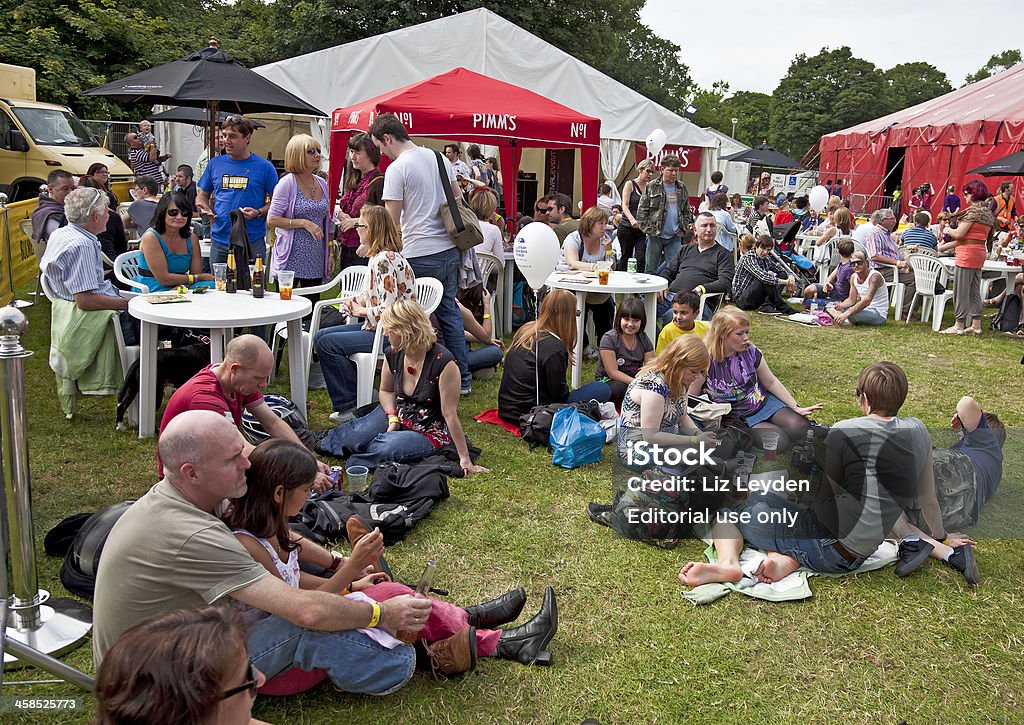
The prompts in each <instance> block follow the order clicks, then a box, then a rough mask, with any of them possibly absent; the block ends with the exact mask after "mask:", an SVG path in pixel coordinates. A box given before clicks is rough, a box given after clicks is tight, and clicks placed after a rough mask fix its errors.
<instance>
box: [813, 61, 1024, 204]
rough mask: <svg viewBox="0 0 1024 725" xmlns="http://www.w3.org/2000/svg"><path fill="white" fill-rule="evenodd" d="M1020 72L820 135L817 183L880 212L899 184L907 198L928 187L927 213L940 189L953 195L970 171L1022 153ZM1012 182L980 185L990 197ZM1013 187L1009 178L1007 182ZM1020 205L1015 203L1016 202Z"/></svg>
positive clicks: (1023, 79) (992, 180)
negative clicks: (836, 187) (931, 194)
mask: <svg viewBox="0 0 1024 725" xmlns="http://www.w3.org/2000/svg"><path fill="white" fill-rule="evenodd" d="M1022 99H1024V65H1018V66H1016V67H1014V68H1011V69H1009V70H1007V71H1003V72H1002V73H999V74H997V75H994V76H992V77H990V78H986V79H984V80H981V81H978V82H977V83H972V84H971V85H969V86H965V87H964V88H960V89H958V90H955V91H953V92H951V93H947V94H946V95H944V96H939V97H938V98H934V99H932V100H930V101H926V102H924V103H920V104H918V105H916V106H913V107H911V108H908V109H905V110H903V111H898V112H896V113H891V114H889V115H888V116H883V117H881V118H877V119H875V120H873V121H868V122H866V123H862V124H860V125H858V126H853V127H852V128H847V129H844V130H842V131H837V132H836V133H831V134H828V135H827V136H822V138H821V142H820V149H821V165H820V169H821V177H822V178H823V179H833V180H834V179H840V178H841V179H845V181H846V183H845V185H844V186H843V192H844V196H846V195H856V197H861V196H862V199H861V198H856V199H855V200H857V201H861V200H862V201H863V205H862V206H861V207H860V208H859V209H858V210H867V211H871V210H872V208H874V207H877V206H879V205H880V204H881V203H883V201H882V197H884V196H887V195H888V194H887V192H888V191H891V190H892V189H893V188H894V187H895V185H896V184H900V185H901V186H902V189H903V192H904V195H905V196H904V198H909V195H910V190H911V189H914V188H916V187H918V186H920V185H921V184H923V183H925V182H928V183H931V185H932V186H933V187H934V188H935V192H936V193H935V198H934V200H933V203H932V208H931V212H932V214H935V213H936V212H937V211H938V210H939V209H940V208H941V205H942V198H943V196H944V194H945V186H946V185H948V184H953V185H955V186H956V188H957V190H958V193H959V189H960V188H961V187H962V185H963V183H964V182H966V181H969V180H970V179H973V178H980V177H977V176H976V175H971V174H968V173H967V172H968V171H970V170H971V169H974V168H977V167H978V166H981V165H982V164H986V163H988V162H990V161H995V160H996V159H998V158H1001V157H1003V156H1007V155H1008V154H1011V153H1014V152H1015V151H1020V150H1021V148H1022V146H1024V100H1022ZM1008 179H1009V177H998V176H995V177H991V176H990V177H988V178H986V179H983V181H985V184H986V185H987V186H988V187H989V189H990V190H992V191H995V190H996V189H997V188H998V187H999V183H1000V182H1001V181H1005V180H1008ZM1009 180H1012V179H1009ZM1019 201H1020V200H1019V199H1018V203H1019Z"/></svg>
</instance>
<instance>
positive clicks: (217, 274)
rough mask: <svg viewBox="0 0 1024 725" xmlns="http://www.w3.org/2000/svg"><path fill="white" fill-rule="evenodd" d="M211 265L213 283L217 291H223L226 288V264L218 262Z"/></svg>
mask: <svg viewBox="0 0 1024 725" xmlns="http://www.w3.org/2000/svg"><path fill="white" fill-rule="evenodd" d="M210 266H212V267H213V284H214V287H215V288H216V289H217V290H218V291H219V292H223V291H224V290H226V289H227V288H228V265H226V264H224V263H223V262H220V263H218V264H213V265H210Z"/></svg>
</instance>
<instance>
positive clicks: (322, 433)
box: [301, 428, 334, 455]
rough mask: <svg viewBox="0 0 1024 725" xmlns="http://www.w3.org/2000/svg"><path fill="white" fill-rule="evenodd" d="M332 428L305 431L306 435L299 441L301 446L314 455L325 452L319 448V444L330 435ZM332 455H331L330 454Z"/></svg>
mask: <svg viewBox="0 0 1024 725" xmlns="http://www.w3.org/2000/svg"><path fill="white" fill-rule="evenodd" d="M333 430H334V428H323V429H321V430H310V431H306V433H307V435H305V436H302V438H301V440H302V443H303V445H305V446H306V448H308V449H309V450H311V451H313V452H314V453H321V454H323V453H325V452H326V451H324V450H322V449H321V448H320V444H321V443H323V442H324V439H325V438H326V437H327V436H329V435H330V434H331V431H333ZM331 455H333V454H331Z"/></svg>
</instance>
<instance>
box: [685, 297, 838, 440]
mask: <svg viewBox="0 0 1024 725" xmlns="http://www.w3.org/2000/svg"><path fill="white" fill-rule="evenodd" d="M705 342H707V346H708V352H709V353H710V354H711V364H710V365H709V366H708V372H707V375H706V376H705V378H704V380H703V381H700V380H698V381H696V382H695V383H694V384H693V385H691V386H690V392H691V393H694V394H699V393H700V392H701V390H702V389H703V392H704V393H706V394H707V395H708V397H710V398H711V400H713V401H714V402H716V403H730V404H731V405H732V413H733V414H734V415H738V416H739V417H740V418H742V419H743V421H744V422H745V423H746V424H747V425H748V426H750V427H751V428H752V429H753V432H754V437H755V440H756V441H757V443H758V445H760V443H761V435H760V434H761V433H763V432H766V431H768V432H774V433H778V434H779V443H778V449H779V450H782V449H784V448H786V447H787V446H788V445H789V439H788V437H787V433H788V434H789V435H797V436H799V435H802V433H803V431H805V430H806V429H807V428H810V427H811V421H810V420H808V419H807V416H808V415H810V414H811V413H813V412H814V411H816V410H821V408H822V407H823V406H822V404H821V403H818V404H816V405H810V406H807V407H801V406H800V405H799V404H798V403H797V402H796V399H795V398H794V397H793V395H792V394H791V393H790V392H789V390H787V389H786V386H785V385H783V384H782V383H781V382H780V381H779V379H778V378H777V377H775V373H773V372H772V371H771V369H770V368H769V367H768V363H767V362H765V360H764V356H763V355H762V354H761V351H760V350H758V349H757V348H756V347H754V345H752V344H751V343H750V316H749V315H748V314H747V313H746V312H743V311H742V310H740V309H739V308H737V307H733V306H732V305H729V306H727V307H723V308H722V309H720V310H719V311H718V312H716V313H715V316H714V317H712V318H711V329H710V330H709V331H708V336H707V338H706V339H705Z"/></svg>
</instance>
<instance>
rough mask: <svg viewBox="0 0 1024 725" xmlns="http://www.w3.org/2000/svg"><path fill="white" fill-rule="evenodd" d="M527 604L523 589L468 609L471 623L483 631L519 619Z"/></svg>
mask: <svg viewBox="0 0 1024 725" xmlns="http://www.w3.org/2000/svg"><path fill="white" fill-rule="evenodd" d="M525 604H526V590H525V589H523V588H522V587H519V588H518V589H513V590H512V591H510V592H506V593H505V594H502V595H501V596H500V597H495V598H494V599H491V600H490V601H488V602H484V603H483V604H477V605H474V606H472V607H466V614H468V615H469V623H470V624H471V625H473V626H474V627H479V628H481V629H493V628H494V627H497V626H499V625H502V624H507V623H508V622H514V621H516V619H518V618H519V614H520V612H522V611H523V606H524V605H525Z"/></svg>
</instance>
